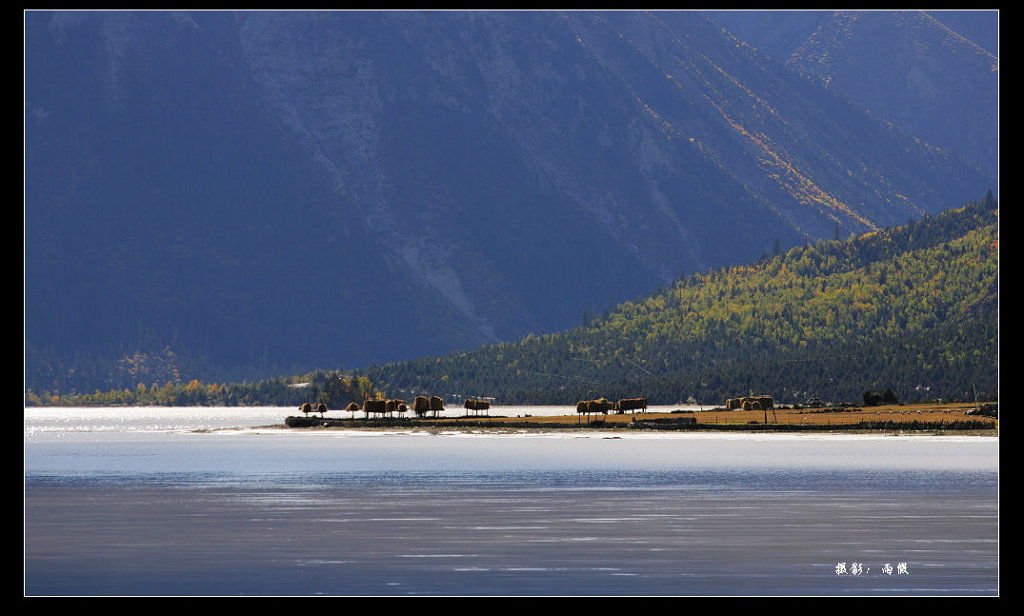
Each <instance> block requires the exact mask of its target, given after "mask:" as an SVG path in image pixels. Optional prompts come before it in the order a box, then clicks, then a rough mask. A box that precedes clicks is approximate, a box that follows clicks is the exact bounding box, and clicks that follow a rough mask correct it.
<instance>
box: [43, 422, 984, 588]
mask: <svg viewBox="0 0 1024 616" xmlns="http://www.w3.org/2000/svg"><path fill="white" fill-rule="evenodd" d="M673 408H675V407H673ZM548 410H549V411H550V413H549V414H561V413H564V412H565V409H563V408H556V407H550V408H549V409H548ZM460 411H461V409H460ZM289 414H295V411H294V410H293V409H282V408H101V409H36V408H29V409H25V592H26V594H28V595H33V596H34V595H116V596H121V595H283V596H291V595H371V596H383V595H402V596H419V595H456V596H461V595H530V596H548V595H557V596H562V595H711V596H718V595H752V596H760V595H827V596H835V595H838V596H861V595H883V596H903V595H912V596H917V595H932V596H961V595H966V596H979V595H995V594H998V592H999V585H998V581H999V577H998V572H999V568H998V555H999V549H998V548H999V542H998V504H999V499H998V439H996V438H993V437H977V436H893V435H886V434H875V435H840V434H803V433H800V434H760V435H755V434H739V433H700V432H685V433H672V432H656V433H651V432H631V431H615V432H610V431H609V432H602V431H583V430H579V431H576V430H569V431H563V432H536V431H531V432H516V431H507V432H500V433H493V432H492V433H483V432H456V431H446V430H430V431H414V430H389V431H352V430H301V429H298V430H288V429H284V428H282V427H281V425H282V423H283V420H284V417H285V416H287V415H289ZM332 414H335V415H338V416H347V414H341V413H338V412H334V413H332ZM491 414H492V415H494V414H502V415H508V416H516V415H517V414H533V415H540V414H545V409H543V408H531V409H525V408H524V409H502V410H498V409H492V412H491Z"/></svg>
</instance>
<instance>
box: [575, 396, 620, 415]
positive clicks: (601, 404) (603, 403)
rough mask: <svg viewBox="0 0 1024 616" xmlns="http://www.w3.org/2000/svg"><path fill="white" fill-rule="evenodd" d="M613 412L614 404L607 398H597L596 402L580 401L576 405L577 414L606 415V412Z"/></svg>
mask: <svg viewBox="0 0 1024 616" xmlns="http://www.w3.org/2000/svg"><path fill="white" fill-rule="evenodd" d="M614 410H615V403H614V402H612V401H611V400H609V399H608V398H598V399H597V400H580V401H579V402H577V403H576V412H577V413H604V414H605V415H607V414H608V411H614Z"/></svg>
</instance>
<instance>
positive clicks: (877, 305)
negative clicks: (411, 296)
mask: <svg viewBox="0 0 1024 616" xmlns="http://www.w3.org/2000/svg"><path fill="white" fill-rule="evenodd" d="M998 252H999V240H998V208H997V204H996V202H995V200H994V199H993V198H992V196H991V194H989V195H988V196H987V197H986V199H984V200H982V201H980V202H978V203H971V204H968V205H967V206H965V207H963V208H960V209H957V210H951V211H948V212H946V213H943V214H941V215H936V216H930V217H925V218H924V219H922V220H919V221H915V222H911V223H908V224H907V225H905V226H901V227H896V228H892V229H887V230H884V231H881V232H872V233H867V234H864V235H861V236H858V237H851V238H848V239H845V240H840V239H835V240H831V241H828V240H823V241H819V242H816V243H814V244H808V245H805V246H802V247H798V248H793V249H791V250H789V251H785V252H781V251H779V253H778V254H774V255H765V256H764V257H762V258H761V259H760V260H759V261H757V262H755V263H751V264H748V265H744V266H738V267H729V268H723V269H717V270H710V271H707V272H697V273H693V274H691V275H687V276H684V277H682V278H681V279H680V280H679V281H678V282H676V283H675V284H673V285H671V286H670V287H668V288H665V289H663V290H661V291H660V292H658V293H655V294H653V295H652V296H650V297H645V298H640V299H637V300H635V301H630V302H625V303H623V304H621V305H619V306H617V307H616V308H615V309H613V310H610V311H609V312H608V313H606V314H604V315H601V316H597V317H585V319H586V320H587V322H586V323H584V324H581V325H580V326H579V327H576V328H574V329H571V330H569V331H566V332H562V333H555V334H545V335H540V336H536V335H533V334H531V335H529V336H527V337H526V338H525V339H523V340H520V341H517V342H509V343H502V344H496V345H492V346H487V347H483V348H481V349H479V350H476V351H473V352H466V353H457V354H453V355H449V356H445V357H428V358H422V359H418V360H415V361H406V362H399V363H393V364H388V365H384V366H375V367H371V368H369V369H368V370H366V371H359V373H358V374H355V373H353V372H350V371H349V372H343V371H340V370H320V371H315V372H312V373H309V374H305V375H302V376H292V377H281V378H277V379H269V380H265V381H259V382H255V383H248V384H233V385H216V384H213V385H203V384H201V383H199V382H197V381H193V382H191V383H189V384H188V385H174V384H173V383H171V382H170V381H168V382H166V383H164V382H156V381H155V382H153V383H152V384H151V385H150V386H148V387H147V386H146V384H145V383H141V384H140V385H139V386H138V387H137V388H135V389H134V390H129V389H125V390H115V391H111V392H106V393H96V394H94V395H90V396H77V397H71V398H65V400H64V403H76V404H178V405H183V404H227V405H235V404H243V405H244V404H249V405H252V404H267V405H292V404H296V403H301V402H303V401H311V402H316V401H323V402H325V403H326V404H327V405H328V406H329V408H334V409H340V408H344V406H345V405H346V404H347V403H348V402H351V401H354V400H355V401H360V400H361V399H362V396H363V395H364V394H371V395H372V394H374V393H375V392H378V391H379V392H382V393H385V394H386V395H387V396H390V397H401V398H406V399H412V397H414V396H416V395H441V396H444V397H446V398H448V399H449V400H450V401H459V400H460V398H461V397H463V396H493V397H495V398H496V399H497V400H498V402H499V403H501V404H571V403H573V402H575V401H576V400H578V399H590V398H594V397H598V396H607V397H609V398H613V399H614V398H621V397H632V396H646V397H648V398H649V399H650V401H651V403H652V404H672V403H676V402H684V403H685V402H691V403H694V402H695V403H701V404H708V405H716V404H721V403H722V401H723V400H724V399H725V398H726V397H731V396H735V395H742V394H746V393H748V392H754V393H770V394H771V395H773V396H774V397H775V398H776V400H778V401H779V402H780V403H784V404H793V403H802V402H804V401H805V400H806V399H807V398H808V397H810V396H818V397H820V398H822V399H825V400H827V401H831V402H836V403H839V402H844V401H858V400H860V399H861V397H862V395H863V392H865V391H868V390H882V389H892V390H893V391H894V392H895V393H896V394H897V396H898V397H899V398H900V399H901V400H903V401H913V400H918V399H920V400H931V399H935V398H944V399H951V398H957V399H964V398H967V397H973V396H975V395H978V396H981V397H984V398H985V399H993V398H995V397H996V396H997V392H998V344H999V323H998V316H999V315H998V300H999V280H998ZM56 401H57V400H56V399H54V398H52V392H38V393H34V394H32V396H31V402H32V403H36V404H47V403H53V402H56Z"/></svg>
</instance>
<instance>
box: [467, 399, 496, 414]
mask: <svg viewBox="0 0 1024 616" xmlns="http://www.w3.org/2000/svg"><path fill="white" fill-rule="evenodd" d="M462 406H463V408H465V409H466V410H468V411H486V410H487V409H489V408H491V402H490V400H482V399H480V398H466V400H465V401H464V402H463V403H462Z"/></svg>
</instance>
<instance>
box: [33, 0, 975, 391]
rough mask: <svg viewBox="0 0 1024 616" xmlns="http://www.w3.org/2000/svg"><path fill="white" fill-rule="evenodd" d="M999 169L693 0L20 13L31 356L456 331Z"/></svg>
mask: <svg viewBox="0 0 1024 616" xmlns="http://www.w3.org/2000/svg"><path fill="white" fill-rule="evenodd" d="M993 184H995V181H994V178H993V177H991V176H989V175H986V174H985V173H980V172H978V171H977V170H975V169H972V168H971V167H970V166H967V165H963V164H962V163H961V162H960V161H958V160H955V159H953V158H952V157H950V156H948V155H947V154H946V153H944V152H941V151H938V150H936V149H934V148H929V147H927V146H926V145H922V144H920V143H918V142H917V141H916V140H915V139H914V138H913V137H912V136H909V135H906V134H904V133H903V132H902V131H901V130H900V129H899V128H898V127H895V126H892V125H889V124H886V123H884V122H881V121H879V120H877V119H875V118H873V117H871V116H869V115H868V114H865V113H863V111H862V110H860V109H859V108H858V107H857V106H855V105H854V104H852V103H850V102H848V101H846V100H845V99H843V98H842V97H840V96H838V95H836V94H835V93H834V92H829V91H828V90H827V89H825V88H822V87H821V86H820V84H817V83H815V81H814V80H813V79H810V78H808V77H805V76H800V75H798V74H797V73H795V72H794V71H792V70H789V69H785V68H784V67H782V66H781V64H779V63H777V62H775V61H772V60H770V59H767V58H765V57H763V56H761V55H760V54H759V53H758V52H756V50H754V49H753V48H751V47H750V46H749V45H747V44H745V43H744V42H742V41H739V40H738V39H735V38H733V37H730V36H726V35H724V34H723V33H722V32H721V29H720V28H719V27H718V26H716V25H715V24H714V23H713V22H711V21H710V20H708V19H706V18H705V17H704V16H702V15H699V14H697V13H691V12H679V13H675V12H670V13H640V12H624V13H618V12H612V13H600V12H593V13H592V12H586V13H575V12H567V13H556V12H523V13H519V12H515V13H503V12H465V13H462V12H424V13H413V12H406V11H397V12H325V13H320V12H308V13H307V12H303V13H260V12H255V13H246V12H238V13H229V12H201V11H200V12H181V13H167V12H153V13H132V12H129V13H114V14H111V13H106V12H95V13H93V12H87V13H64V12H40V13H35V12H31V13H29V14H27V16H26V206H25V210H26V212H25V213H26V223H25V226H26V234H25V235H26V345H27V346H28V347H29V359H30V360H31V361H29V362H28V363H29V367H28V372H29V373H30V375H31V374H36V373H39V374H43V373H46V370H49V368H46V369H45V370H44V369H39V370H36V366H40V365H43V364H48V365H51V366H58V367H55V368H53V371H55V372H58V373H66V372H67V370H66V368H67V367H68V365H70V361H71V360H69V359H68V358H70V357H74V356H76V355H79V356H87V357H89V358H91V359H92V360H94V361H96V365H94V366H91V367H87V366H85V365H82V364H79V365H77V366H76V368H75V369H76V371H77V374H79V375H84V374H85V373H86V372H90V373H92V374H93V375H95V376H96V378H98V379H99V380H100V381H103V382H106V380H107V379H109V375H108V374H106V373H105V372H106V371H107V369H106V368H103V367H102V361H100V360H101V358H107V360H108V361H114V360H116V359H117V358H119V357H124V356H128V355H131V354H132V353H133V352H135V351H136V350H138V349H139V348H143V347H145V348H147V349H151V350H159V349H162V348H164V347H167V346H169V347H170V348H172V349H174V351H175V352H176V353H177V354H178V356H179V357H180V358H181V359H182V362H183V363H184V364H187V365H188V366H189V368H188V370H187V371H186V372H188V373H189V374H197V373H198V374H215V373H218V372H219V373H222V374H225V373H226V374H234V375H237V374H241V373H243V372H246V371H247V372H248V373H249V374H268V373H269V372H278V373H280V372H289V371H294V367H296V366H302V365H305V366H309V367H313V366H318V365H329V364H335V365H337V364H343V365H347V366H357V365H366V364H369V363H374V362H381V361H392V360H397V359H401V358H403V357H409V356H419V355H427V354H438V353H444V352H448V351H450V350H454V349H469V348H473V347H475V346H478V345H480V344H484V343H490V342H494V341H497V340H509V339H516V338H518V337H520V336H522V335H524V334H525V333H526V332H529V331H556V330H559V329H563V328H565V327H568V326H571V325H573V324H575V323H577V322H578V320H579V315H580V314H581V313H588V312H589V313H594V312H600V311H601V310H603V309H604V308H605V307H607V306H608V305H611V304H615V303H617V302H619V301H621V300H622V299H625V298H629V297H635V296H638V295H641V294H644V293H646V292H648V291H649V290H650V289H652V288H654V287H656V286H658V285H663V284H667V283H669V282H671V281H673V280H675V279H676V278H677V277H678V276H679V273H680V272H684V271H685V272H693V271H703V270H705V269H707V268H711V267H716V266H720V265H722V264H725V263H735V262H742V261H745V260H749V259H750V258H754V257H756V256H757V255H758V254H761V253H764V252H766V251H768V250H770V249H771V247H772V246H773V244H774V243H776V242H778V243H780V244H781V245H783V246H787V247H788V246H793V245H796V244H799V243H800V242H803V241H806V240H808V239H815V238H820V237H828V236H830V235H832V234H833V233H836V232H840V233H842V234H843V235H847V234H849V233H851V232H863V231H865V230H870V229H872V228H879V227H882V226H888V225H892V224H897V223H901V222H904V221H905V220H907V219H909V218H914V217H919V216H921V215H922V214H924V213H927V212H936V211H940V210H941V209H943V208H945V207H949V206H951V205H953V204H956V203H962V202H963V201H965V200H966V199H968V198H971V197H972V196H974V195H977V194H979V193H981V192H983V191H984V190H985V189H987V188H991V187H992V186H993ZM69 299H70V302H69V301H68V300H69ZM69 306H73V307H74V309H73V310H69ZM59 366H64V368H61V367H59ZM47 374H49V373H47ZM46 378H49V379H52V378H54V377H53V376H47V377H46ZM81 380H82V382H84V381H85V377H84V376H82V377H81Z"/></svg>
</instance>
